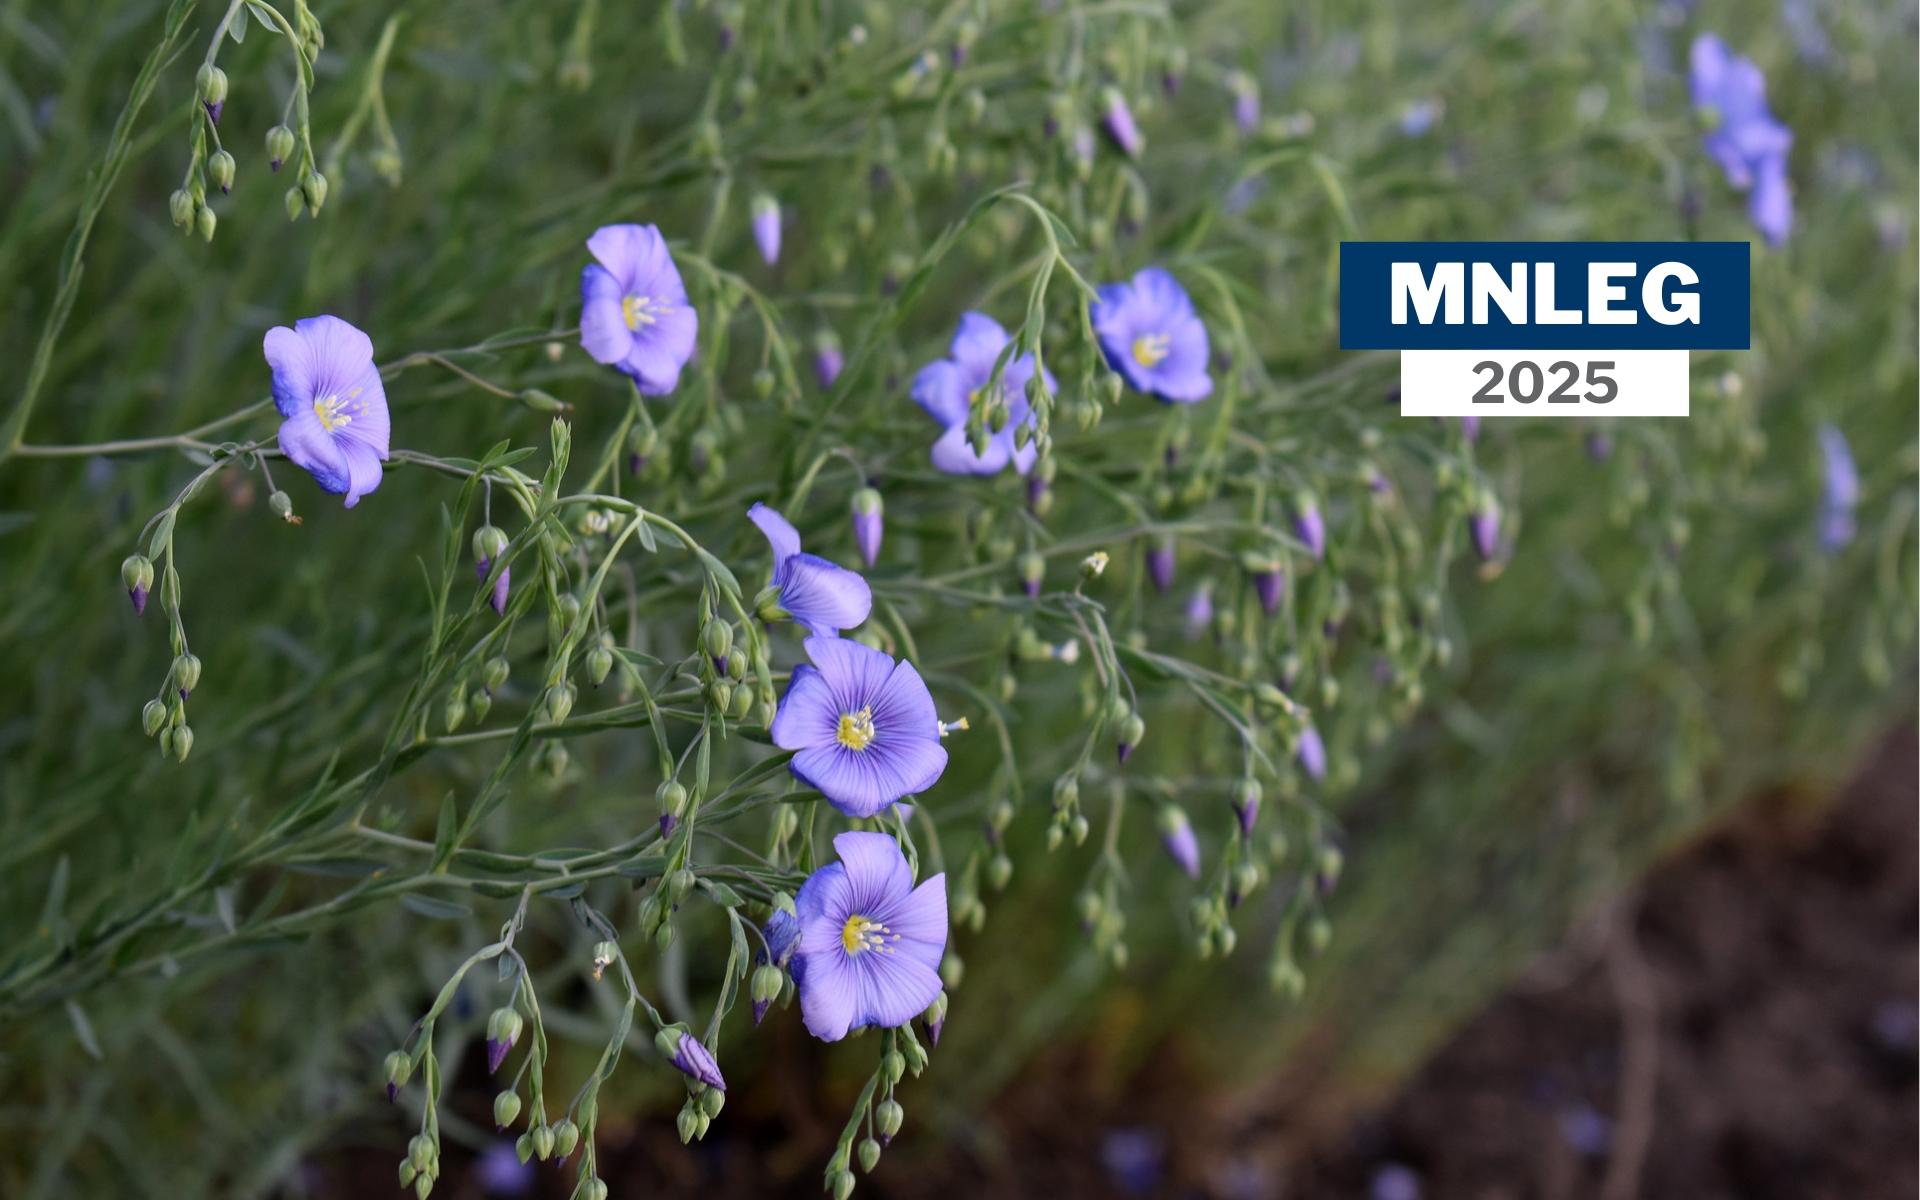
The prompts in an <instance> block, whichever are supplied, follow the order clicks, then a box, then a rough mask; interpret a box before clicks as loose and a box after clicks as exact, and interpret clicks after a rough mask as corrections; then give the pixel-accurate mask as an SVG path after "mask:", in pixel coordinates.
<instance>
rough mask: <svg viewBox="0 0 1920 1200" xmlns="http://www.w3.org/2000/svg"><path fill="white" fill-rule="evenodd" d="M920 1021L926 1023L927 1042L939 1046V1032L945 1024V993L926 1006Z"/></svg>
mask: <svg viewBox="0 0 1920 1200" xmlns="http://www.w3.org/2000/svg"><path fill="white" fill-rule="evenodd" d="M944 965H945V964H942V966H943V968H944ZM920 1019H921V1020H922V1021H924V1022H925V1023H926V1026H927V1040H928V1041H929V1042H932V1043H933V1044H934V1045H936V1046H938V1045H939V1044H940V1031H941V1030H942V1029H944V1028H945V1027H946V1024H947V993H946V992H944V991H942V992H941V993H940V994H939V995H938V996H935V997H934V998H933V1003H932V1004H929V1005H927V1011H926V1012H924V1013H921V1014H920Z"/></svg>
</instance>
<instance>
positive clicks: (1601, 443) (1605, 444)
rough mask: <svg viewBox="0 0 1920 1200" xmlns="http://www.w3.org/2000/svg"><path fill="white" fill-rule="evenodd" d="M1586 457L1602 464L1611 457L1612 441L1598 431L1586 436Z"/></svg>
mask: <svg viewBox="0 0 1920 1200" xmlns="http://www.w3.org/2000/svg"><path fill="white" fill-rule="evenodd" d="M1587 457H1588V458H1589V459H1591V460H1593V461H1594V462H1597V463H1602V462H1606V461H1607V460H1608V459H1610V458H1612V457H1613V439H1612V438H1611V437H1609V436H1608V435H1606V434H1604V433H1601V432H1600V431H1599V430H1595V431H1594V432H1592V433H1590V434H1588V435H1587Z"/></svg>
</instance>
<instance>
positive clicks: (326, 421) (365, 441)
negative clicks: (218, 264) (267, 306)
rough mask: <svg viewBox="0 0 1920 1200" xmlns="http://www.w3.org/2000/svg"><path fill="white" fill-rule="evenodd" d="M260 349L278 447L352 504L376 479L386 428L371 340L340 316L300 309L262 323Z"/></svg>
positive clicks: (388, 428) (387, 434) (383, 396)
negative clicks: (275, 412) (277, 421)
mask: <svg viewBox="0 0 1920 1200" xmlns="http://www.w3.org/2000/svg"><path fill="white" fill-rule="evenodd" d="M266 354H267V365H268V366H270V367H272V368H273V406H274V407H275V408H277V409H279V410H280V415H281V416H283V417H285V418H286V421H285V422H283V423H282V424H281V426H280V452H281V453H283V454H285V455H286V456H287V458H288V459H289V460H290V461H291V462H292V463H293V464H294V465H295V466H297V467H300V468H301V469H302V470H305V471H306V472H307V473H308V474H310V475H312V476H313V478H314V482H316V483H318V484H319V485H320V487H321V488H322V489H323V490H325V491H328V492H332V493H333V494H334V495H336V496H337V495H339V494H340V493H342V492H344V493H346V497H347V504H346V506H347V507H348V508H352V507H353V506H354V505H356V504H358V503H359V502H360V497H362V496H364V495H366V494H367V493H368V492H371V491H373V490H374V489H376V488H378V487H379V486H380V463H381V462H382V461H383V460H384V459H385V458H386V457H387V441H388V438H389V437H391V435H392V430H393V427H392V425H391V424H390V422H389V421H388V419H387V391H386V388H384V387H382V386H381V384H380V368H378V367H376V366H374V365H373V342H372V340H371V339H369V338H368V337H367V335H366V334H364V333H362V332H360V331H359V330H358V329H355V328H354V327H353V326H351V325H349V324H347V323H346V322H345V321H342V320H341V319H340V318H339V317H326V316H322V317H306V318H303V319H301V320H299V321H295V322H294V323H293V328H292V329H288V328H287V327H286V326H285V325H276V326H274V327H273V328H272V329H269V330H267V337H266Z"/></svg>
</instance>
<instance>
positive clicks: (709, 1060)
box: [653, 1025, 727, 1092]
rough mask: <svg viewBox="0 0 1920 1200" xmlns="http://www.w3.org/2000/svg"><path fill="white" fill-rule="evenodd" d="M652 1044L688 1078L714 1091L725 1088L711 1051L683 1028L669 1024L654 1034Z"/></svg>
mask: <svg viewBox="0 0 1920 1200" xmlns="http://www.w3.org/2000/svg"><path fill="white" fill-rule="evenodd" d="M653 1040H654V1046H655V1047H656V1048H657V1049H658V1050H659V1051H660V1056H661V1057H662V1058H664V1059H666V1060H667V1061H668V1062H669V1063H672V1064H673V1066H674V1069H675V1070H678V1071H679V1072H680V1073H681V1074H683V1075H685V1076H687V1077H688V1078H690V1079H696V1080H699V1081H700V1082H701V1083H704V1084H706V1085H707V1086H708V1087H710V1088H713V1089H714V1090H716V1091H721V1092H724V1091H726V1090H727V1081H726V1079H725V1078H724V1077H723V1076H722V1075H721V1074H720V1064H719V1063H717V1062H715V1061H714V1059H713V1052H712V1051H710V1050H708V1049H707V1048H706V1046H705V1045H703V1044H702V1043H701V1041H700V1039H699V1038H697V1037H695V1036H693V1035H692V1034H691V1033H688V1032H687V1031H686V1030H685V1029H684V1028H680V1027H678V1026H674V1025H669V1026H667V1027H666V1028H665V1029H663V1030H661V1031H660V1032H659V1033H658V1034H656V1035H655V1036H654V1039H653Z"/></svg>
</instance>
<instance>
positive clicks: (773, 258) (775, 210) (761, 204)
mask: <svg viewBox="0 0 1920 1200" xmlns="http://www.w3.org/2000/svg"><path fill="white" fill-rule="evenodd" d="M753 240H754V241H756V242H758V243H760V257H761V258H763V259H765V260H766V261H767V265H768V266H772V265H773V264H775V263H777V262H779V261H780V202H779V201H778V200H775V199H774V198H773V197H772V196H768V195H764V194H763V195H760V196H756V197H754V201H753Z"/></svg>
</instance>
